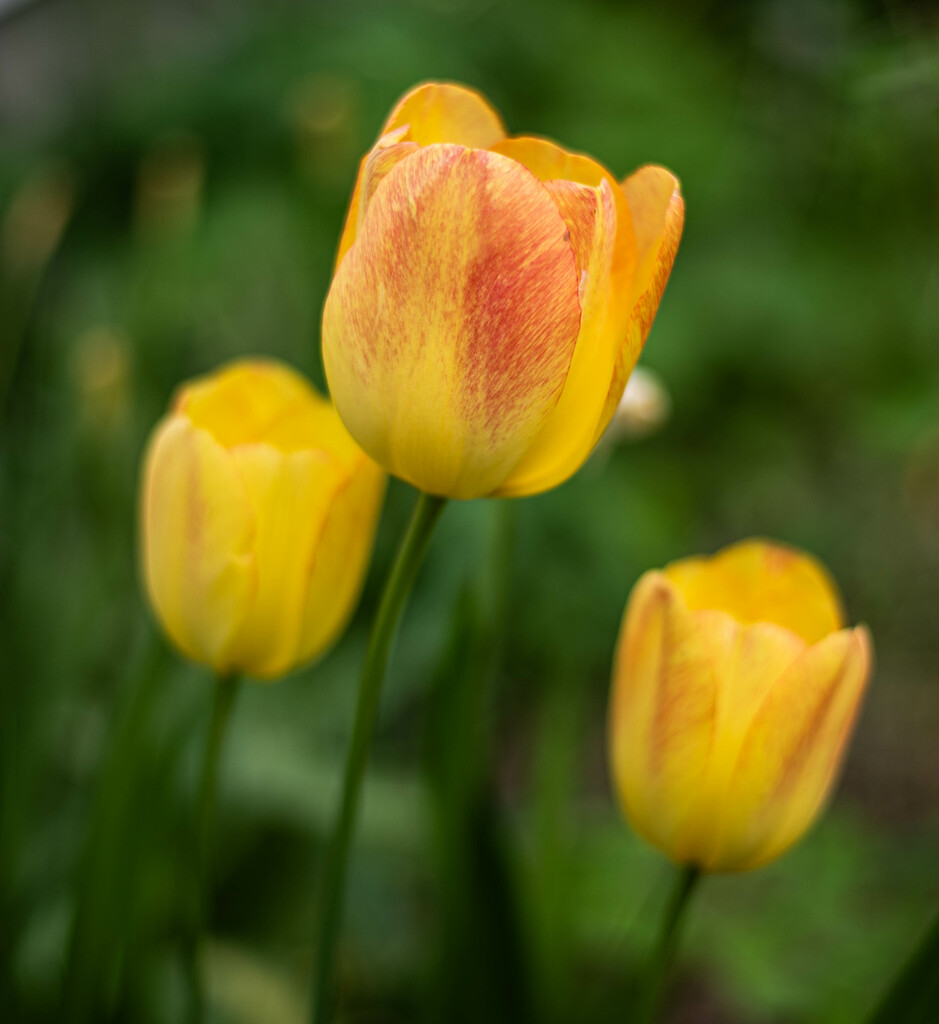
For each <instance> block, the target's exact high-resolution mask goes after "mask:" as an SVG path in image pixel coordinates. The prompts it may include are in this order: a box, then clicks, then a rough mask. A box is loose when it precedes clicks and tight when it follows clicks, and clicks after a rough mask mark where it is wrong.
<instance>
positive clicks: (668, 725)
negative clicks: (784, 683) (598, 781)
mask: <svg viewBox="0 0 939 1024" xmlns="http://www.w3.org/2000/svg"><path fill="white" fill-rule="evenodd" d="M735 638H736V624H735V623H734V622H733V620H732V619H730V618H729V616H726V615H720V614H714V615H712V616H710V618H702V617H700V616H699V617H694V616H692V615H691V614H689V613H688V612H687V610H686V609H685V608H684V607H683V605H682V602H681V598H680V597H679V596H678V595H677V593H676V592H675V590H674V588H673V587H672V586H671V584H670V583H669V582H668V580H667V579H666V578H665V577H664V576H663V575H662V574H661V573H659V572H649V573H646V574H645V576H643V577H642V579H641V580H640V581H639V582H638V583H637V584H636V586H635V588H634V590H633V593H632V595H631V596H630V599H629V605H628V606H627V609H626V615H625V618H624V621H623V627H622V630H621V633H620V642H619V646H618V649H617V655H616V664H615V668H614V683H613V695H612V706H611V713H610V729H611V732H610V743H611V759H612V764H613V772H614V778H615V780H616V783H617V789H618V792H619V796H620V800H621V801H622V803H623V807H624V810H625V812H626V814H627V817H628V818H629V820H630V821H631V822H632V824H633V827H634V828H635V829H636V830H637V831H638V832H639V833H640V834H641V835H642V836H644V837H645V838H646V839H647V840H648V841H649V842H651V843H652V844H653V845H655V846H658V847H659V848H660V849H662V850H664V851H665V852H666V853H668V854H669V856H671V857H673V858H675V859H678V860H680V859H682V858H683V857H684V856H685V855H686V854H687V852H688V851H687V850H686V849H685V848H684V840H685V833H686V832H687V830H688V826H689V820H690V819H691V817H692V816H693V815H694V814H695V811H696V808H697V806H698V803H699V802H700V799H701V790H700V782H701V779H702V777H703V775H704V774H705V773H706V771H707V768H708V762H709V758H710V754H711V743H712V738H713V729H714V721H715V714H716V711H717V699H718V690H719V681H720V673H721V670H722V667H723V665H724V663H725V661H726V659H727V657H728V654H729V652H730V651H731V649H732V646H733V644H734V641H735Z"/></svg>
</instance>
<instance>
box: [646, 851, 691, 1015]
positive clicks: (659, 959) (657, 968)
mask: <svg viewBox="0 0 939 1024" xmlns="http://www.w3.org/2000/svg"><path fill="white" fill-rule="evenodd" d="M700 878H701V869H700V868H697V867H695V866H693V865H688V866H687V867H684V868H682V869H681V872H680V873H679V875H678V877H677V878H676V880H675V887H674V888H673V889H672V894H671V896H670V897H669V901H668V905H667V907H666V908H665V916H664V917H663V918H662V927H661V930H660V931H659V937H658V941H657V942H656V945H655V950H654V951H653V953H652V959H651V960H650V961H649V967H648V969H647V971H646V976H645V978H644V980H643V983H642V986H641V989H640V994H639V1008H638V1013H637V1015H636V1020H637V1022H638V1024H652V1021H653V1020H655V1016H656V1011H657V1010H658V1007H659V1000H660V998H661V995H662V988H663V985H664V984H665V979H666V977H667V976H668V971H669V968H670V967H671V964H672V958H673V957H674V955H675V949H676V947H677V945H678V939H679V936H680V934H681V925H682V922H683V920H684V916H685V911H686V910H687V908H688V902H689V900H690V899H691V895H692V893H693V892H694V890H695V888H696V887H697V884H698V881H699V879H700Z"/></svg>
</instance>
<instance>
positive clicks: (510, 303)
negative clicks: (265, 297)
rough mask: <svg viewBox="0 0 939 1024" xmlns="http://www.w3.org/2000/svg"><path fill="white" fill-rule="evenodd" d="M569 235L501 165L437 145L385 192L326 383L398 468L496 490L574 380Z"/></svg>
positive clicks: (493, 157)
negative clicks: (568, 382) (567, 383)
mask: <svg viewBox="0 0 939 1024" xmlns="http://www.w3.org/2000/svg"><path fill="white" fill-rule="evenodd" d="M577 292H578V280H577V272H576V268H575V263H574V256H573V252H572V249H571V242H570V238H569V231H568V229H567V226H566V225H565V222H564V220H563V218H562V217H561V215H560V213H559V212H558V209H557V207H556V205H555V203H554V202H553V200H552V199H551V196H550V195H549V194H548V192H547V191H546V189H545V188H544V186H543V185H541V183H540V182H538V181H537V180H536V179H535V178H534V177H533V176H532V175H531V174H530V173H529V172H528V171H526V170H525V169H524V168H522V167H520V166H519V165H518V164H517V163H515V162H514V161H512V160H509V159H507V158H506V157H503V156H499V155H497V154H495V153H487V152H484V151H481V150H469V149H464V148H462V147H459V146H430V147H426V148H424V149H422V150H421V151H419V152H418V153H416V154H414V155H412V156H409V157H408V158H407V159H406V160H404V161H402V162H401V163H399V164H398V165H397V166H396V167H394V168H393V170H392V171H391V172H390V173H389V174H388V176H387V177H386V178H385V179H384V181H383V182H382V184H381V185H380V187H379V188H378V190H377V191H376V193H375V196H374V198H373V200H372V203H371V206H370V208H369V212H368V217H367V218H366V219H365V221H364V224H363V230H362V234H361V236H360V237H359V238H358V240H357V242H356V244H355V246H354V247H353V248H352V249H351V250H350V251H349V254H348V256H347V258H346V259H345V260H343V262H342V264H341V265H340V267H339V269H338V271H337V273H336V277H335V279H334V281H333V285H332V288H331V290H330V293H329V296H328V298H327V301H326V307H325V310H324V315H323V355H324V361H325V365H326V373H327V377H328V380H329V385H330V390H331V393H332V395H333V398H334V400H335V402H336V405H337V407H338V409H339V411H340V414H341V415H342V418H343V421H344V422H345V424H346V426H347V427H348V428H349V430H350V432H351V433H352V435H353V437H355V439H356V440H357V441H358V442H359V444H360V445H361V446H362V447H363V448H364V449H365V450H366V451H367V452H368V453H369V454H370V455H371V456H372V457H373V458H374V459H375V460H376V461H377V462H378V463H379V464H380V465H382V466H384V467H385V468H387V469H388V470H389V471H390V472H391V473H394V474H395V475H397V476H400V477H402V478H403V479H405V480H408V481H410V482H411V483H413V484H415V486H418V487H420V488H422V489H424V490H426V491H429V492H431V493H435V494H442V495H448V496H452V497H475V496H478V495H482V494H488V493H490V492H491V491H492V490H493V489H494V488H496V487H497V486H498V485H499V484H500V483H501V482H502V480H504V479H505V477H506V476H507V474H508V473H509V472H510V471H511V469H512V467H513V466H514V465H515V464H516V463H517V462H518V460H519V459H520V458H521V456H522V455H523V454H524V452H525V451H526V450H527V448H528V447H529V446H530V445H531V443H532V440H533V439H534V437H535V435H536V434H537V432H538V431H539V429H540V428H541V426H542V425H543V423H544V422H545V419H546V418H547V416H548V415H549V414H550V412H551V410H552V409H553V407H554V405H555V404H556V402H557V400H558V396H559V394H560V392H561V389H562V387H563V385H564V381H565V379H566V377H567V373H568V369H569V367H570V361H571V356H572V354H573V349H574V344H575V342H576V339H577V334H578V331H579V327H580V304H579V301H578V294H577Z"/></svg>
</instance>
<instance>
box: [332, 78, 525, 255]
mask: <svg viewBox="0 0 939 1024" xmlns="http://www.w3.org/2000/svg"><path fill="white" fill-rule="evenodd" d="M389 135H394V136H395V138H394V142H395V143H413V144H416V145H417V146H429V145H431V144H432V143H435V142H452V143H454V144H456V145H458V146H467V147H469V148H472V149H489V148H490V147H491V146H493V145H494V144H495V143H496V142H498V141H499V139H501V138H502V137H503V136H504V135H505V128H504V127H503V126H502V121H501V120H500V119H499V115H498V114H497V113H496V112H495V111H494V110H493V109H492V107H490V106H489V104H488V103H487V102H486V100H485V99H484V98H483V97H482V96H481V95H480V94H479V93H478V92H475V91H474V90H472V89H467V88H466V87H465V86H462V85H453V84H451V83H449V82H427V83H426V84H424V85H419V86H417V87H416V88H414V89H412V90H411V91H410V92H409V93H407V94H406V95H405V96H403V97H402V98H401V99H400V100H399V101H398V103H397V105H396V106H395V108H394V110H392V112H391V114H390V115H389V117H388V120H387V121H386V122H385V126H384V128H382V130H381V133H380V137H379V145H381V140H382V139H383V138H385V137H387V136H389ZM370 155H371V154H369V155H367V156H366V157H365V158H364V159H363V160H362V162H361V164H360V166H359V174H358V177H357V179H356V183H355V189H354V190H353V192H352V199H351V201H350V203H349V212H348V214H347V215H346V224H345V227H344V228H343V232H342V237H341V238H340V240H339V251H338V252H337V254H336V266H337V267H338V266H339V264H340V263H341V262H342V258H343V257H344V256H345V254H346V253H347V252H348V251H349V249H350V248H351V247H352V243H353V242H354V241H355V239H356V235H357V233H358V230H359V223H360V220H361V218H360V215H359V203H360V194H361V190H362V182H363V180H364V177H365V173H366V167H367V164H368V160H369V157H370ZM402 155H403V154H402V152H401V151H400V150H398V151H397V152H396V153H395V154H393V155H392V158H395V157H397V158H400V157H401V156H402ZM383 159H387V157H385V158H383Z"/></svg>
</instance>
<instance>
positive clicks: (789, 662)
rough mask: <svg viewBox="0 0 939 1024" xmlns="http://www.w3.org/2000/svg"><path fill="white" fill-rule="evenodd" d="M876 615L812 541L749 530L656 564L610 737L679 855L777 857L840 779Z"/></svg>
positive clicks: (711, 861) (637, 616)
mask: <svg viewBox="0 0 939 1024" xmlns="http://www.w3.org/2000/svg"><path fill="white" fill-rule="evenodd" d="M870 662H871V648H870V638H869V636H868V633H867V630H866V629H865V628H864V627H863V626H861V627H858V628H855V629H850V628H844V627H843V613H842V610H841V604H840V601H839V598H838V596H837V593H836V590H835V587H834V584H833V583H832V581H831V579H830V578H829V577H828V575H827V573H826V572H825V570H824V569H823V568H822V567H821V566H820V565H819V564H818V563H817V562H816V561H815V560H814V559H812V558H811V557H809V556H808V555H806V554H803V553H801V552H798V551H795V550H791V549H789V548H786V547H781V546H779V545H776V544H771V543H767V542H764V541H755V540H751V541H745V542H743V543H741V544H736V545H734V546H732V547H729V548H726V549H725V550H723V551H722V552H720V553H719V554H717V555H715V556H714V557H713V558H688V559H684V560H682V561H679V562H674V563H673V564H671V565H669V566H668V567H667V568H665V569H664V570H662V571H661V572H659V571H653V572H648V573H646V574H645V575H644V576H643V577H642V578H641V579H640V580H639V582H638V583H637V584H636V586H635V588H634V590H633V592H632V595H631V597H630V600H629V605H628V607H627V609H626V614H625V616H624V619H623V624H622V627H621V630H620V637H619V645H618V650H617V654H616V662H615V667H614V672H613V688H612V701H611V711H610V748H611V761H612V770H613V776H614V780H615V785H616V789H617V790H618V795H619V798H620V802H621V804H622V806H623V809H624V811H625V814H626V816H627V817H628V818H629V820H630V821H631V822H632V824H633V826H634V828H635V829H636V830H637V831H638V832H639V833H640V834H641V835H642V836H643V837H644V838H645V839H646V840H648V841H649V842H650V843H652V844H653V845H654V846H657V847H658V848H659V849H661V850H663V851H664V852H665V853H666V854H668V856H669V857H671V858H672V860H674V861H675V862H677V863H679V864H685V865H689V866H691V867H692V868H697V869H700V870H703V871H709V872H713V871H746V870H749V869H751V868H755V867H759V866H760V865H762V864H765V863H766V862H767V861H770V860H773V859H774V858H775V857H778V856H779V855H780V854H782V853H783V852H784V851H785V850H787V849H788V848H789V847H790V846H792V845H793V843H795V842H796V841H797V840H798V839H799V838H800V837H801V836H802V835H803V833H804V832H805V831H806V829H808V827H809V826H810V825H811V824H812V822H813V821H814V819H815V818H816V817H817V815H818V814H819V812H820V809H821V807H822V805H823V803H824V802H825V800H826V798H827V796H828V795H829V793H830V791H831V789H832V785H833V782H834V779H835V776H836V773H837V771H838V768H839V765H840V762H841V760H842V756H843V754H844V751H845V747H846V745H847V742H848V738H849V736H850V735H851V731H852V728H853V725H854V721H855V718H856V716H857V713H858V709H859V706H860V702H861V697H862V695H863V692H864V689H865V686H866V683H867V679H868V675H869V672H870Z"/></svg>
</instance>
